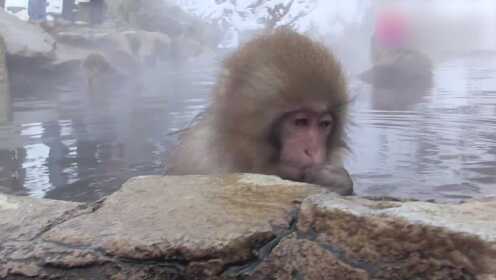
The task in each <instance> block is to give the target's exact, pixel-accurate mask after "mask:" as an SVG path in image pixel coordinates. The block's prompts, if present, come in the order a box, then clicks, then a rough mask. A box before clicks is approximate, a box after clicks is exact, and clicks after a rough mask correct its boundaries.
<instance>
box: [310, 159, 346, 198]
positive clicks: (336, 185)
mask: <svg viewBox="0 0 496 280" xmlns="http://www.w3.org/2000/svg"><path fill="white" fill-rule="evenodd" d="M304 181H305V182H307V183H311V184H315V185H320V186H323V187H325V188H327V189H329V190H330V191H332V192H335V193H338V194H340V195H352V194H353V181H352V180H351V176H350V174H349V173H348V171H346V169H344V168H343V167H341V166H336V165H330V164H328V165H322V166H316V167H312V168H309V169H307V170H306V171H305V180H304Z"/></svg>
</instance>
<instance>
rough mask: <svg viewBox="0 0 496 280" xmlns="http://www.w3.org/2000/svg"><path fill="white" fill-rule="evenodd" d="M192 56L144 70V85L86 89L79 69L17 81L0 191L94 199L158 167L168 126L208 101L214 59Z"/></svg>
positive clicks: (5, 131) (4, 134)
mask: <svg viewBox="0 0 496 280" xmlns="http://www.w3.org/2000/svg"><path fill="white" fill-rule="evenodd" d="M195 63H196V64H197V66H196V67H195V68H192V67H191V65H179V66H177V67H174V69H173V70H167V71H156V72H152V73H148V75H147V79H149V80H148V81H147V83H146V88H145V90H142V91H138V90H136V88H137V87H136V85H133V84H125V85H121V86H119V87H115V88H114V91H112V92H98V93H97V94H88V93H87V92H86V90H85V88H84V85H85V80H84V79H82V78H81V77H80V76H79V73H73V74H72V75H71V76H68V77H66V78H67V79H66V80H64V81H62V82H60V83H58V84H57V85H56V86H53V87H48V86H47V88H38V89H37V90H35V89H27V88H26V87H25V86H23V85H22V84H20V86H18V87H14V94H13V95H14V98H13V103H12V109H13V112H14V116H13V119H14V121H13V122H12V123H11V124H9V125H3V126H0V140H1V141H0V192H7V193H14V194H20V195H24V194H27V195H31V196H35V197H47V198H56V199H64V200H73V201H92V200H97V199H98V198H100V197H102V196H104V195H106V194H108V193H111V192H113V191H115V190H117V189H118V188H119V187H120V185H121V184H122V183H123V182H124V181H125V180H127V179H128V178H129V177H132V176H137V175H145V174H161V173H163V170H164V166H163V162H164V158H165V153H166V147H167V146H170V144H171V143H172V142H173V141H174V140H175V139H174V138H175V136H174V135H172V136H171V135H170V133H171V132H172V131H174V130H177V129H179V128H183V127H184V126H185V125H186V124H187V123H188V122H189V121H190V120H191V119H192V117H193V116H194V115H196V114H197V113H199V112H200V111H201V110H202V109H203V108H204V107H205V105H206V104H207V102H208V95H207V94H206V93H207V92H208V91H209V89H210V87H211V85H212V84H213V77H214V75H215V74H216V73H215V68H213V67H214V66H215V65H217V62H212V61H211V60H208V61H204V62H199V61H195ZM202 63H204V64H205V65H202ZM154 73H156V74H154ZM45 84H46V83H45ZM31 90H32V91H31ZM33 96H34V97H33ZM4 140H5V141H4Z"/></svg>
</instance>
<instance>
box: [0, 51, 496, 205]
mask: <svg viewBox="0 0 496 280" xmlns="http://www.w3.org/2000/svg"><path fill="white" fill-rule="evenodd" d="M217 65H218V61H212V60H202V61H195V64H194V65H188V64H185V65H176V66H174V67H169V68H168V69H169V70H166V71H156V72H155V73H159V74H154V73H148V74H147V75H144V76H145V77H146V79H147V81H146V82H145V84H144V85H145V90H143V91H140V93H139V94H138V92H137V91H135V90H126V89H133V88H134V87H133V86H123V87H121V88H120V89H119V90H116V91H115V92H110V93H102V94H99V95H88V94H85V93H84V92H85V91H84V89H82V88H81V84H84V80H83V79H80V78H77V77H68V78H67V81H71V82H67V81H64V82H63V83H59V84H58V85H56V87H55V86H54V87H51V88H42V89H38V90H37V91H36V92H35V93H33V92H28V91H25V90H17V91H16V92H14V94H13V95H14V96H13V101H12V102H13V104H12V111H13V122H12V123H11V124H9V125H3V126H0V191H1V192H9V193H15V194H28V195H31V196H37V197H48V198H56V199H65V200H74V201H92V200H96V199H98V198H100V197H102V196H103V195H105V194H108V193H111V192H113V191H115V190H116V189H118V188H119V186H120V185H121V184H122V182H124V181H125V180H126V179H127V178H129V177H131V176H136V175H145V174H162V173H163V162H164V159H165V156H166V152H167V149H168V147H170V146H171V145H172V144H173V143H174V141H175V138H176V135H174V134H171V132H173V131H175V130H177V129H181V128H183V127H184V126H185V125H187V124H188V123H189V122H190V121H191V120H192V118H193V117H194V116H195V115H196V114H197V113H198V112H200V111H201V110H202V109H203V108H205V106H206V104H207V103H208V92H209V91H210V89H211V87H212V86H213V82H214V77H215V75H216V68H215V67H216V66H217ZM171 68H172V69H171ZM80 81H82V82H80ZM352 87H353V93H354V94H355V95H357V99H356V101H355V102H354V103H353V104H352V108H351V117H352V118H353V123H354V125H353V126H351V127H350V139H351V150H352V152H351V153H350V156H349V159H348V160H347V162H346V165H347V167H348V168H349V169H350V171H351V173H352V175H353V177H354V180H355V183H356V187H357V192H358V193H359V194H362V195H374V196H380V195H387V196H400V197H413V198H420V199H432V198H433V199H440V200H450V199H454V200H458V199H463V198H467V197H478V196H483V195H488V194H496V190H495V189H494V188H495V186H496V56H489V55H485V56H477V55H472V56H467V57H459V58H456V59H451V60H447V61H445V62H443V63H441V64H438V65H436V66H435V68H434V69H433V86H432V88H431V89H423V88H418V87H414V86H403V88H402V87H399V88H398V87H396V89H392V88H391V87H389V88H388V87H386V88H384V87H381V88H378V87H376V88H374V87H371V86H369V85H366V84H364V83H362V82H360V81H358V79H356V80H352Z"/></svg>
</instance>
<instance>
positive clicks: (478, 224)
mask: <svg viewBox="0 0 496 280" xmlns="http://www.w3.org/2000/svg"><path fill="white" fill-rule="evenodd" d="M305 198H306V199H305ZM302 201H303V202H302ZM495 214H496V200H487V201H474V202H469V203H466V204H459V205H448V204H434V203H425V202H387V201H370V200H366V199H361V198H357V197H346V198H345V197H340V196H338V195H335V194H331V193H325V192H323V190H322V189H321V188H319V187H316V186H312V185H308V184H301V183H295V182H290V181H283V180H280V179H278V178H276V177H272V176H261V175H260V176H259V175H240V174H233V175H228V176H184V177H178V176H170V177H160V176H150V177H138V178H134V179H131V180H129V181H128V182H127V183H126V184H125V185H124V186H123V187H122V189H121V190H120V191H118V192H116V193H114V194H113V195H111V196H110V197H108V198H107V199H105V200H103V201H100V202H97V203H94V204H77V203H69V202H54V201H46V200H37V199H31V198H14V197H9V196H0V225H1V227H0V241H1V244H2V246H0V279H27V278H28V277H31V278H32V279H33V278H34V279H42V278H48V277H52V278H57V279H75V278H77V279H491V277H495V276H496V269H495V268H496V264H495V263H494V262H495V260H496V258H495V256H496V243H495V240H496V226H495V225H494V224H493V223H492V221H491V218H492V217H494V215H495Z"/></svg>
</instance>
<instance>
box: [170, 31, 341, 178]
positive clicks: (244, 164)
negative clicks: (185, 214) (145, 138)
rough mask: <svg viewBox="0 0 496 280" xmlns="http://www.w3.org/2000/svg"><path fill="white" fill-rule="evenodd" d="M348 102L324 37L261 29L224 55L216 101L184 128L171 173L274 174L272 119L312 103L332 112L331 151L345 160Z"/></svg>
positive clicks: (333, 157)
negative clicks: (314, 38)
mask: <svg viewBox="0 0 496 280" xmlns="http://www.w3.org/2000/svg"><path fill="white" fill-rule="evenodd" d="M347 102H348V97H347V94H346V88H345V80H344V77H343V74H342V72H341V67H340V65H339V64H338V63H337V62H336V59H335V58H334V57H333V56H332V55H331V54H330V53H329V51H328V50H327V49H326V48H325V47H324V46H323V45H321V44H319V43H317V42H314V41H312V40H310V39H309V38H307V37H305V36H303V35H300V34H298V33H296V32H294V31H291V30H288V29H277V30H275V31H273V32H272V33H267V34H264V35H261V36H259V37H258V38H256V39H254V40H252V41H250V42H248V43H247V44H245V45H244V46H242V47H241V48H240V49H239V50H238V51H237V52H236V53H235V54H233V55H232V56H231V57H229V58H228V59H227V60H226V61H225V63H224V72H223V73H222V75H221V77H220V80H219V81H218V83H217V88H216V90H215V95H214V97H213V104H212V106H210V108H209V109H208V110H207V112H205V114H204V115H202V116H201V117H200V118H199V120H198V122H197V123H196V124H195V125H194V126H192V127H191V128H190V129H188V130H187V131H185V132H184V133H183V134H182V135H181V137H180V139H179V141H180V143H179V144H178V146H177V147H176V149H175V150H173V152H172V154H171V155H170V157H169V160H168V163H167V165H168V166H167V169H168V173H169V174H211V173H225V172H252V173H261V174H276V171H275V170H276V166H275V163H274V158H275V157H277V153H278V150H277V148H276V147H274V146H273V145H271V144H270V138H271V133H272V130H273V127H274V124H275V122H276V121H277V120H278V119H279V118H280V117H281V116H282V115H283V114H284V113H286V112H291V111H294V110H297V109H301V108H304V107H305V104H308V103H313V104H314V103H318V104H322V105H325V107H326V109H327V110H328V111H329V112H331V113H332V114H333V117H334V121H335V128H334V130H333V133H332V135H331V137H330V139H329V141H328V151H329V155H328V159H329V160H330V161H333V162H339V154H340V150H341V149H340V148H343V147H344V141H343V125H344V120H345V114H346V104H347Z"/></svg>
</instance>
